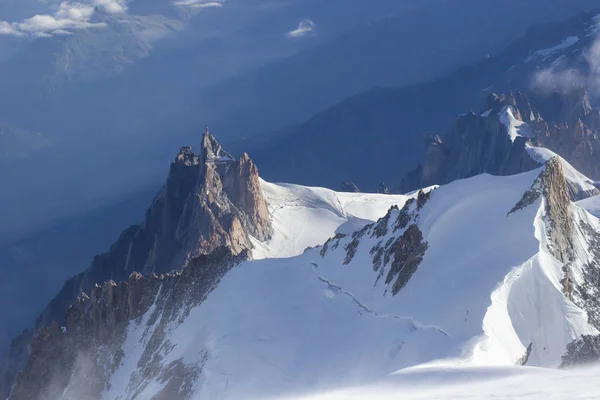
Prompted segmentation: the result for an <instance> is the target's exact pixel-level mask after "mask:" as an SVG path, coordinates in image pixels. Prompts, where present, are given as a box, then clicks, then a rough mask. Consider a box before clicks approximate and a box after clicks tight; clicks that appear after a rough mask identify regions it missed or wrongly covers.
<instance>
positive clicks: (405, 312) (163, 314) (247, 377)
mask: <svg viewBox="0 0 600 400" xmlns="http://www.w3.org/2000/svg"><path fill="white" fill-rule="evenodd" d="M550 164H551V167H545V168H541V169H538V170H535V171H531V172H528V173H524V174H520V175H516V176H508V177H494V176H490V175H485V174H484V175H480V176H476V177H474V178H470V179H465V180H461V181H456V182H453V183H451V184H448V185H445V186H442V187H440V188H437V189H435V190H433V191H432V192H431V195H430V197H431V198H429V196H428V195H425V194H423V193H422V194H420V195H418V196H417V199H416V200H415V199H414V197H413V199H412V200H410V201H408V202H407V203H406V204H405V205H404V206H403V205H402V204H400V207H396V208H392V209H391V210H390V211H389V212H388V214H387V215H386V216H385V217H384V218H381V219H380V220H379V221H378V222H376V223H374V224H370V225H366V226H365V227H364V228H362V229H361V230H359V231H357V232H355V233H353V234H349V235H343V234H338V235H336V237H335V238H332V239H331V240H329V241H328V242H327V243H326V244H325V245H324V246H322V247H319V248H313V249H310V250H307V251H306V252H304V253H303V254H301V255H299V256H296V257H290V258H283V259H277V258H269V259H263V260H258V261H247V262H244V263H242V264H240V265H238V266H236V267H235V268H234V269H233V270H231V271H229V272H228V273H227V274H226V275H225V276H224V277H223V278H222V280H221V281H220V283H219V284H218V285H217V286H216V288H215V289H214V290H213V291H212V292H211V293H210V294H209V295H208V297H207V298H206V299H205V300H204V302H202V303H201V304H200V305H199V306H195V307H193V308H192V309H191V310H186V311H185V312H184V311H182V310H180V311H175V312H176V315H170V314H167V313H168V312H169V311H172V310H169V309H168V308H165V307H162V306H160V304H161V302H163V301H168V299H167V300H165V298H166V297H168V296H172V295H173V294H172V293H159V295H158V296H157V298H156V304H158V305H159V306H158V307H153V308H151V309H150V311H148V312H147V313H146V314H145V315H143V316H142V317H140V318H139V319H138V320H136V321H132V322H131V323H130V325H129V328H128V330H127V338H126V341H125V343H124V345H123V347H122V350H123V353H124V355H125V356H124V360H123V361H122V362H121V364H120V365H119V366H118V367H117V369H116V370H115V371H114V372H113V373H112V376H111V378H110V381H109V385H108V386H107V389H106V391H105V392H104V399H150V398H152V397H153V396H154V395H156V394H158V393H160V392H161V390H163V389H164V388H165V387H166V385H167V384H169V383H170V384H172V382H170V381H168V380H165V379H163V378H161V377H163V376H166V375H168V374H167V372H168V371H169V369H170V368H171V366H173V365H178V363H179V364H183V365H185V366H188V367H189V368H191V370H193V371H195V372H194V374H190V377H189V379H188V380H186V379H187V378H186V377H185V376H184V377H182V378H181V379H183V380H184V381H183V382H180V385H181V387H182V388H183V387H185V388H186V390H189V391H190V393H192V394H191V398H193V399H264V398H270V397H274V398H280V397H282V396H286V395H290V396H292V395H294V396H296V395H303V394H311V393H314V392H320V391H328V390H334V389H336V388H340V387H347V386H349V385H351V386H355V385H361V384H369V383H372V382H375V381H377V380H379V379H382V378H384V377H385V376H387V375H389V374H391V373H393V372H394V371H397V370H400V369H402V368H406V367H411V366H415V365H419V364H422V363H427V362H433V361H435V362H436V365H446V366H455V367H456V366H463V367H464V366H468V365H486V366H489V365H500V366H512V365H515V364H518V363H526V364H527V365H530V366H546V367H556V366H558V365H559V364H560V361H561V355H562V354H563V353H564V351H565V348H566V345H567V344H568V343H569V342H571V341H572V340H574V339H576V338H577V337H578V336H580V335H582V334H588V333H597V331H596V329H595V328H594V327H593V326H592V324H591V323H590V322H588V315H587V314H586V312H585V311H584V308H586V307H587V306H588V304H587V303H586V302H585V301H582V300H581V299H579V298H578V295H577V288H578V287H579V286H580V285H583V284H585V274H584V270H585V268H586V266H585V265H587V263H588V261H589V260H590V259H591V257H592V255H591V253H590V245H589V243H590V240H591V239H590V236H594V235H597V234H598V232H599V231H600V224H599V222H598V220H597V219H596V218H595V217H592V216H591V215H590V214H588V213H587V212H585V211H584V210H583V209H581V208H579V207H578V206H575V205H573V203H571V202H570V201H569V200H568V194H567V193H566V182H565V178H564V175H563V172H562V167H561V163H559V162H551V163H549V165H550ZM264 190H265V192H266V193H267V197H268V199H270V200H271V202H272V204H271V207H272V210H271V214H272V216H273V218H274V219H276V218H280V221H279V222H278V223H277V222H276V224H275V225H276V226H278V228H277V229H278V231H277V233H276V237H277V235H279V237H280V238H282V239H275V238H274V239H273V240H274V241H277V240H281V242H280V243H282V244H281V246H282V248H283V247H284V246H285V245H286V244H285V243H286V242H285V240H286V239H287V238H289V242H287V243H292V244H298V243H299V245H298V246H296V247H295V248H294V251H296V252H298V251H299V250H300V248H301V247H303V246H304V245H306V244H312V243H311V240H312V239H314V241H316V240H318V239H319V237H317V236H318V235H328V236H331V234H332V233H333V231H335V229H336V226H339V225H341V224H343V222H344V221H345V220H346V219H347V217H346V218H344V216H345V215H353V216H356V217H360V218H365V219H372V218H373V217H374V214H375V213H374V214H369V213H368V212H366V210H367V209H368V208H369V207H368V204H369V203H370V202H371V201H375V199H377V197H369V196H363V195H339V194H334V193H332V192H328V191H324V190H320V189H306V188H301V187H294V186H285V185H269V184H265V188H264ZM526 194H527V195H526ZM276 198H277V201H278V202H280V203H279V204H280V208H277V206H276V205H275V203H273V199H276ZM283 199H289V201H288V202H287V203H286V201H287V200H283ZM369 199H370V200H369ZM565 199H566V200H565ZM398 200H400V198H390V200H389V201H391V202H392V203H393V202H395V201H398ZM386 201H388V200H386ZM338 202H339V203H338ZM284 204H292V205H293V207H290V209H289V210H288V211H286V212H282V213H279V214H278V213H277V210H284V209H285V207H281V205H284ZM299 204H301V205H302V207H299V208H297V206H298V205H299ZM385 206H386V207H387V204H386V205H385ZM377 207H382V205H378V206H377ZM313 208H316V209H317V211H315V210H314V209H313ZM292 212H296V213H297V214H296V215H291V213H292ZM344 213H345V214H344ZM557 213H564V214H560V215H562V216H563V217H565V218H564V219H565V220H568V221H570V223H572V227H573V229H572V230H569V231H568V232H567V230H565V229H563V224H562V223H560V222H557V221H556V220H555V217H556V215H557ZM323 216H326V218H324V219H325V221H326V222H325V223H324V225H322V227H317V228H315V227H312V226H311V227H310V228H308V226H310V224H309V223H310V222H311V221H313V220H311V219H314V221H318V220H319V218H321V217H323ZM287 218H289V219H287ZM298 219H300V220H302V219H304V220H306V221H307V226H305V225H304V224H302V223H299V224H298V225H293V226H292V225H289V223H290V222H291V221H298ZM278 224H279V225H278ZM582 227H586V229H583V228H582ZM286 229H287V231H286ZM306 229H309V230H306ZM326 230H328V231H327V232H325V231H326ZM299 232H300V233H299ZM303 232H306V233H303ZM565 240H566V241H569V243H571V244H572V249H574V250H573V251H574V253H573V254H570V255H569V257H570V259H571V261H572V262H570V263H569V265H568V266H565V265H564V264H563V263H562V262H561V261H559V258H562V257H563V256H564V254H562V251H563V250H564V249H563V247H564V246H563V243H564V241H565ZM274 251H275V252H278V251H279V252H280V251H281V250H274ZM275 254H277V255H291V253H288V254H283V253H281V252H280V253H275ZM263 255H264V256H267V255H268V254H263ZM565 271H566V272H565ZM565 274H568V276H569V279H570V280H571V282H572V283H571V284H570V285H569V286H568V287H567V288H566V287H565V284H564V282H563V278H564V277H565ZM576 304H577V305H576ZM188 311H189V312H188ZM165 321H166V322H165ZM157 340H158V343H157ZM149 348H152V349H156V350H154V354H157V355H158V358H153V359H152V361H150V360H149V359H148V357H147V354H146V355H144V351H146V352H147V351H148V349H149ZM528 348H529V349H530V350H529V351H528ZM150 362H152V364H149V363H150ZM148 365H151V368H150V367H148ZM145 368H149V369H150V370H152V371H153V372H152V373H147V372H145V371H146V369H145ZM157 368H158V371H159V372H158V373H157V372H156V371H157ZM160 371H162V372H160Z"/></svg>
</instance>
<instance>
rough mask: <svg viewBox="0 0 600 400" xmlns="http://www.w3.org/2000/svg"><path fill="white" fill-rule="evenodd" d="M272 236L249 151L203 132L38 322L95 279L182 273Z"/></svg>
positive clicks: (45, 320)
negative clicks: (137, 216)
mask: <svg viewBox="0 0 600 400" xmlns="http://www.w3.org/2000/svg"><path fill="white" fill-rule="evenodd" d="M271 232H272V226H271V222H270V220H269V214H268V209H267V204H266V201H265V199H264V197H263V194H262V191H261V188H260V182H259V176H258V169H257V168H256V165H254V163H253V162H252V160H251V159H250V158H249V157H248V155H247V154H244V156H243V157H241V158H240V159H239V160H236V159H235V158H234V157H233V156H231V155H230V154H229V153H227V152H225V151H224V150H223V148H222V147H221V145H220V144H219V143H218V142H217V140H216V139H215V138H214V136H213V135H211V134H210V133H209V132H208V130H207V132H205V133H204V135H203V137H202V143H201V148H200V151H199V153H198V154H196V153H194V152H193V150H192V149H191V147H183V148H182V149H181V151H180V152H179V154H177V156H176V158H175V160H174V161H173V162H172V163H171V167H170V171H169V176H168V178H167V182H166V184H165V185H164V186H163V188H162V189H161V191H160V192H159V194H158V195H157V196H156V197H155V199H154V201H153V202H152V205H151V206H150V208H149V209H148V210H147V211H146V215H145V218H144V221H143V222H142V223H141V224H140V225H136V226H132V227H130V228H128V229H126V230H125V231H124V232H123V233H122V234H121V237H120V238H119V239H118V240H117V241H116V242H115V244H114V245H113V246H112V247H111V248H110V250H109V251H108V252H107V253H105V254H102V255H99V256H97V257H95V258H94V260H93V262H92V265H91V266H90V267H89V268H88V269H87V270H85V271H84V272H82V273H81V274H79V275H77V276H75V277H73V278H71V279H70V280H69V281H67V282H66V284H65V285H64V287H63V289H62V290H61V292H60V293H59V294H58V295H57V296H56V298H55V299H54V300H53V301H52V302H51V303H50V305H49V306H48V307H47V309H46V310H45V311H44V313H43V314H42V316H41V317H40V320H39V322H38V323H41V324H43V325H46V324H49V323H51V322H52V321H53V320H58V321H59V322H60V323H62V321H60V317H61V315H62V314H63V312H64V310H65V309H66V307H67V306H68V304H70V302H72V301H73V300H74V299H75V298H76V297H77V296H78V295H79V293H80V292H81V291H89V290H90V289H91V287H93V285H94V284H95V283H96V282H104V281H106V280H115V281H120V280H125V279H127V277H128V276H129V274H131V273H132V272H134V271H135V272H140V273H143V274H145V275H147V274H151V273H157V274H161V273H166V272H169V271H174V270H178V269H181V268H183V267H184V266H185V264H186V262H187V260H189V259H190V258H194V257H198V256H199V255H201V254H208V253H210V252H212V251H213V250H215V249H216V248H218V247H221V246H227V247H228V248H230V249H231V250H232V252H234V253H235V254H237V253H240V252H242V251H243V250H244V249H249V248H251V247H252V244H251V241H250V235H251V236H254V237H256V239H258V240H260V241H264V240H266V239H268V238H269V237H270V235H271Z"/></svg>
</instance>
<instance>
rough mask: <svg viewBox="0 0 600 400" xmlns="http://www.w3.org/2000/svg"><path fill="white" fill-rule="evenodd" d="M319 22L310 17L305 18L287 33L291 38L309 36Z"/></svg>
mask: <svg viewBox="0 0 600 400" xmlns="http://www.w3.org/2000/svg"><path fill="white" fill-rule="evenodd" d="M316 27H317V24H315V23H314V22H313V21H311V20H310V19H304V20H302V21H300V22H299V23H298V27H297V28H296V29H294V30H292V31H289V32H288V33H287V36H288V37H291V38H299V37H303V36H307V35H308V34H310V33H313V32H314V30H315V28H316Z"/></svg>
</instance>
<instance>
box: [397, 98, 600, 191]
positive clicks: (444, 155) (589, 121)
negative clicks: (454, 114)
mask: <svg viewBox="0 0 600 400" xmlns="http://www.w3.org/2000/svg"><path fill="white" fill-rule="evenodd" d="M599 130H600V111H598V110H596V109H593V108H592V106H591V105H590V101H589V98H588V95H587V92H586V90H585V89H584V88H583V87H575V88H573V89H572V90H570V91H568V92H554V91H544V90H537V91H534V92H528V93H522V92H510V93H507V94H503V95H497V94H493V95H490V96H489V97H488V98H487V99H486V101H485V103H484V105H483V109H482V111H481V112H479V113H474V112H469V113H466V114H463V115H461V116H460V117H459V118H458V120H457V121H456V123H455V124H454V127H453V129H452V130H451V131H450V132H449V133H448V135H447V136H445V138H444V139H441V138H440V137H439V136H429V137H428V138H427V141H426V146H425V147H426V150H425V154H424V156H423V161H422V163H421V164H420V165H419V166H418V167H417V168H415V169H414V170H412V171H410V172H409V173H407V174H406V175H405V176H404V178H403V179H402V182H401V183H400V188H399V189H400V191H410V190H415V189H418V188H420V187H425V186H430V185H433V184H444V183H448V182H451V181H453V180H456V179H462V178H466V177H470V176H474V175H477V174H480V173H483V172H487V173H490V174H493V175H511V174H515V173H519V172H525V171H528V170H531V169H534V168H536V167H538V166H539V165H540V164H539V163H538V161H539V160H534V159H533V158H532V157H531V156H530V155H529V152H528V148H529V147H539V146H543V147H545V148H547V149H549V150H551V151H553V152H555V153H557V154H560V155H561V156H562V157H564V158H565V159H566V160H567V161H568V162H569V163H571V164H572V165H573V167H575V169H577V170H578V171H580V172H582V173H583V174H585V175H587V176H589V177H590V178H592V179H595V180H598V179H600V162H598V154H600V153H599V152H600V137H599ZM590 194H593V193H590Z"/></svg>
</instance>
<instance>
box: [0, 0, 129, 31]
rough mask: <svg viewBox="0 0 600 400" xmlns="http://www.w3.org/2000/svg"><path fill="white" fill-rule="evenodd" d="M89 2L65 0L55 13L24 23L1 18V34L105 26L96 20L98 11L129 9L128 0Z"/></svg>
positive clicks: (118, 11) (123, 11) (29, 19)
mask: <svg viewBox="0 0 600 400" xmlns="http://www.w3.org/2000/svg"><path fill="white" fill-rule="evenodd" d="M90 1H91V2H88V3H79V2H70V1H63V2H62V3H60V4H59V5H58V6H57V7H56V8H55V9H54V12H53V13H52V14H40V15H35V16H33V17H31V18H27V19H25V20H23V21H21V22H7V21H0V35H15V36H36V37H51V36H54V35H67V34H71V33H73V32H74V31H77V30H80V29H88V28H101V27H104V26H106V24H105V23H103V22H93V21H92V17H93V15H94V13H95V12H96V7H97V8H98V10H100V11H102V12H105V13H108V14H121V13H125V12H126V11H127V7H126V5H125V2H124V0H90Z"/></svg>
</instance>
